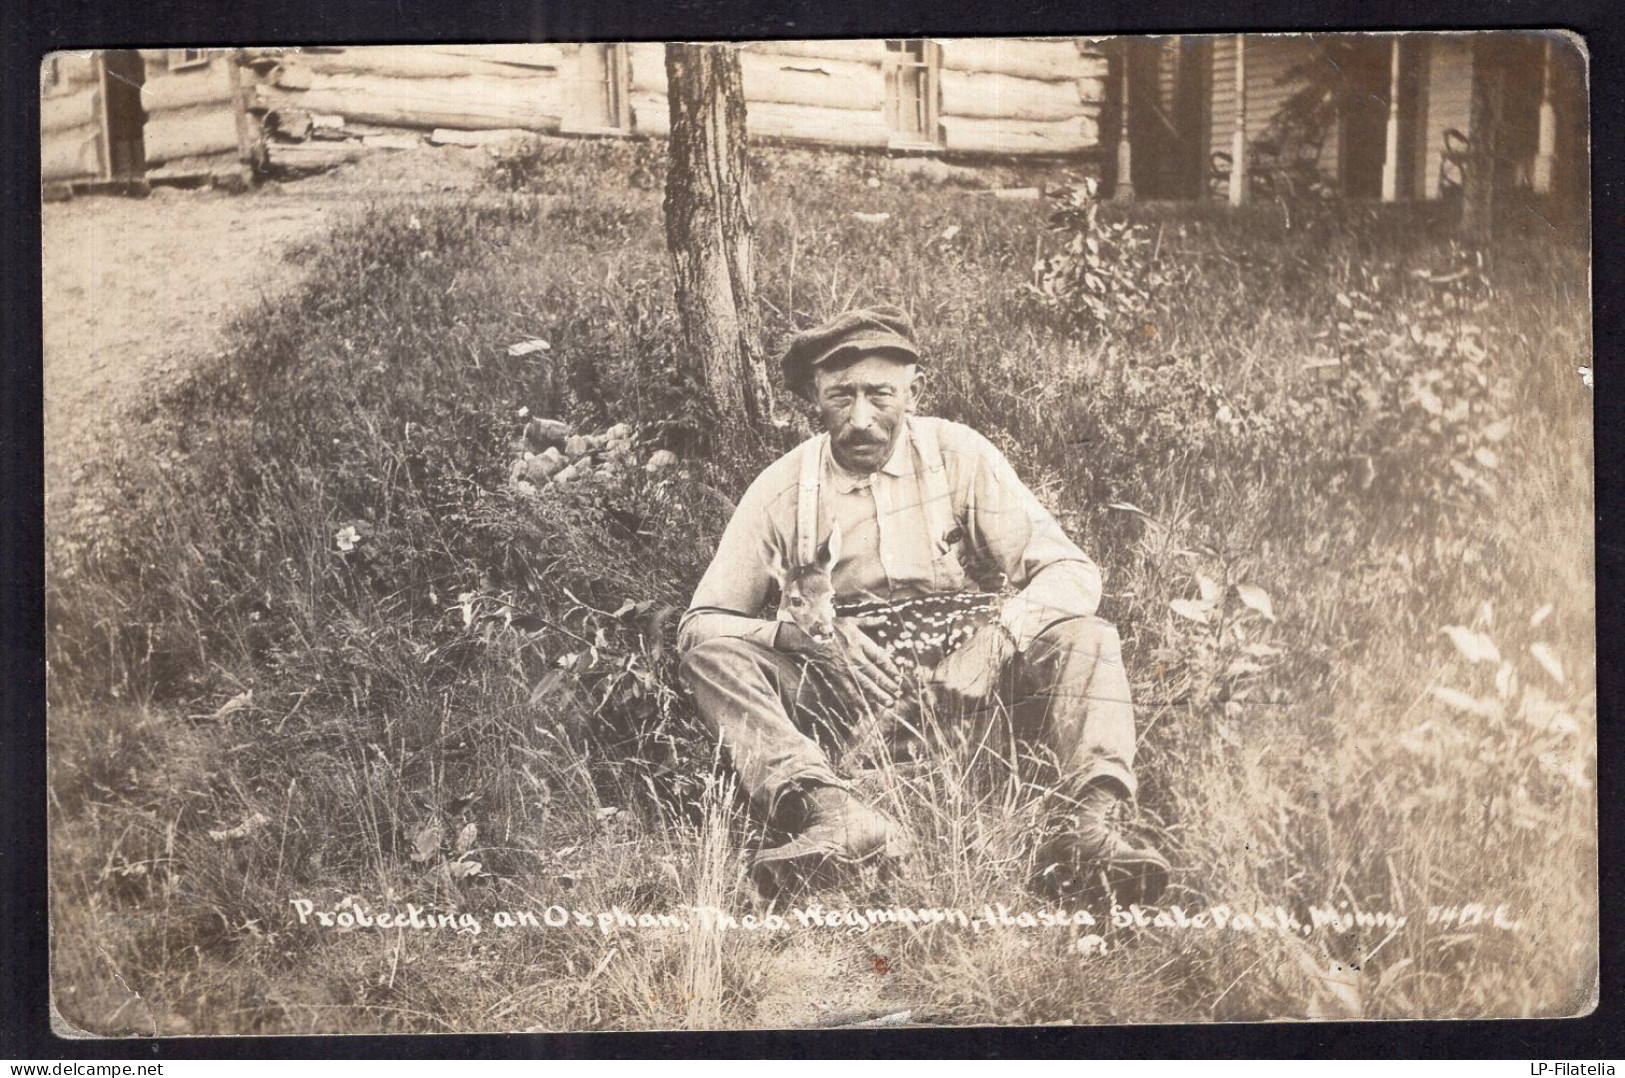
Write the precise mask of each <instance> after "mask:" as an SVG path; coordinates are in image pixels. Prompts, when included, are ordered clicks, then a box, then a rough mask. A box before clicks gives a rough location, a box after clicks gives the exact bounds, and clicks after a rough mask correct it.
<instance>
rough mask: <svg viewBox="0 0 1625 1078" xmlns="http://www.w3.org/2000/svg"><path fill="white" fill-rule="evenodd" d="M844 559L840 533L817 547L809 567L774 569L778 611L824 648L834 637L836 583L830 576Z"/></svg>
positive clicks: (832, 534) (779, 566)
mask: <svg viewBox="0 0 1625 1078" xmlns="http://www.w3.org/2000/svg"><path fill="white" fill-rule="evenodd" d="M840 557H841V529H840V528H839V527H838V526H837V527H836V528H834V529H833V530H832V531H831V532H830V533H829V538H828V539H826V540H824V542H822V543H820V544H818V550H817V552H816V553H815V554H814V556H813V560H812V561H811V562H809V563H808V564H806V565H797V566H793V567H786V566H784V565H782V564H781V565H775V566H774V567H773V570H774V576H775V577H777V578H778V581H779V608H780V610H781V611H788V612H789V615H790V620H791V621H792V622H794V623H795V624H796V625H798V626H800V628H801V631H802V632H804V633H806V634H807V635H808V636H810V637H812V638H813V640H815V641H816V642H818V643H820V644H822V643H825V642H827V641H828V640H829V639H830V638H831V637H833V636H834V635H835V582H834V581H833V580H832V579H830V573H831V571H832V570H833V569H834V568H835V563H836V561H838V560H839V559H840Z"/></svg>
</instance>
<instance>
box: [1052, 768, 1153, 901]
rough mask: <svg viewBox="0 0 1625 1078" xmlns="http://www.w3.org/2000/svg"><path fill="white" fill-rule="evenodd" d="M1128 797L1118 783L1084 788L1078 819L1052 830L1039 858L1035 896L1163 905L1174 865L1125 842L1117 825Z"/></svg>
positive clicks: (1065, 822)
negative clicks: (1115, 814) (1120, 808)
mask: <svg viewBox="0 0 1625 1078" xmlns="http://www.w3.org/2000/svg"><path fill="white" fill-rule="evenodd" d="M1124 792H1126V791H1120V790H1119V788H1118V785H1117V784H1116V783H1115V782H1096V783H1091V784H1090V785H1089V786H1088V787H1086V788H1085V789H1084V791H1083V792H1082V794H1081V795H1080V797H1079V801H1078V808H1079V812H1078V814H1077V815H1076V816H1073V817H1071V818H1069V819H1066V820H1064V821H1056V824H1055V825H1052V826H1051V827H1050V828H1049V829H1048V831H1049V833H1050V836H1051V837H1050V838H1048V839H1046V840H1045V841H1044V842H1043V843H1041V844H1040V845H1039V847H1038V850H1037V852H1036V853H1035V854H1034V857H1033V868H1034V873H1033V878H1032V880H1031V883H1030V886H1031V887H1032V890H1033V891H1035V892H1036V893H1038V894H1040V895H1042V896H1044V897H1045V898H1048V899H1050V900H1052V901H1061V900H1082V901H1085V902H1096V901H1100V900H1103V899H1105V898H1108V897H1109V898H1112V899H1114V900H1116V901H1117V902H1120V903H1122V904H1124V905H1130V904H1133V903H1138V904H1139V905H1142V906H1152V905H1155V904H1156V903H1157V900H1158V899H1160V898H1161V897H1162V893H1163V891H1164V890H1166V889H1167V887H1168V871H1169V869H1168V861H1167V859H1166V858H1165V857H1163V856H1162V854H1160V853H1158V852H1157V851H1156V850H1154V849H1152V848H1151V847H1150V846H1147V845H1144V844H1138V843H1135V842H1132V841H1130V840H1129V839H1127V838H1125V837H1124V836H1123V834H1122V833H1121V832H1120V831H1119V830H1118V829H1117V827H1116V826H1115V825H1114V824H1113V823H1112V821H1111V816H1112V815H1113V811H1114V810H1115V809H1116V807H1117V806H1118V804H1119V803H1120V801H1121V796H1122V793H1124Z"/></svg>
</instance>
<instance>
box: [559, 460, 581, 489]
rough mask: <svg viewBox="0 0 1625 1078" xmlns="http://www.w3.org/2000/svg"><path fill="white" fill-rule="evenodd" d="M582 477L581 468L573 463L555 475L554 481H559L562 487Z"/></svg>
mask: <svg viewBox="0 0 1625 1078" xmlns="http://www.w3.org/2000/svg"><path fill="white" fill-rule="evenodd" d="M580 477H581V469H580V468H578V467H577V466H576V465H574V464H572V465H570V466H569V467H568V468H565V469H563V470H561V471H560V472H559V473H558V474H557V475H555V476H553V482H555V483H557V484H558V485H559V486H561V487H562V486H566V485H568V484H569V483H571V482H574V481H575V480H576V479H579V478H580Z"/></svg>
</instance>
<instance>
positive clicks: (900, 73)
mask: <svg viewBox="0 0 1625 1078" xmlns="http://www.w3.org/2000/svg"><path fill="white" fill-rule="evenodd" d="M941 63H942V49H941V47H940V46H938V45H937V44H936V43H935V42H932V41H927V40H925V39H924V38H900V39H899V38H893V39H891V40H888V41H887V42H886V123H887V126H889V127H890V128H891V130H892V144H893V145H898V146H908V145H921V146H936V145H939V144H940V143H941V141H942V139H941V135H940V133H939V131H938V129H937V128H938V125H937V99H938V95H939V89H938V81H937V79H938V73H939V71H940V69H941Z"/></svg>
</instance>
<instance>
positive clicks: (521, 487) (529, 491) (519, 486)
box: [513, 479, 538, 498]
mask: <svg viewBox="0 0 1625 1078" xmlns="http://www.w3.org/2000/svg"><path fill="white" fill-rule="evenodd" d="M513 489H515V490H517V491H518V492H519V493H521V494H523V495H526V496H527V497H531V498H534V497H535V496H536V495H537V493H538V491H537V490H536V486H535V484H533V483H530V482H528V481H527V480H524V479H521V480H519V482H517V483H515V484H514V485H513Z"/></svg>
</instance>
